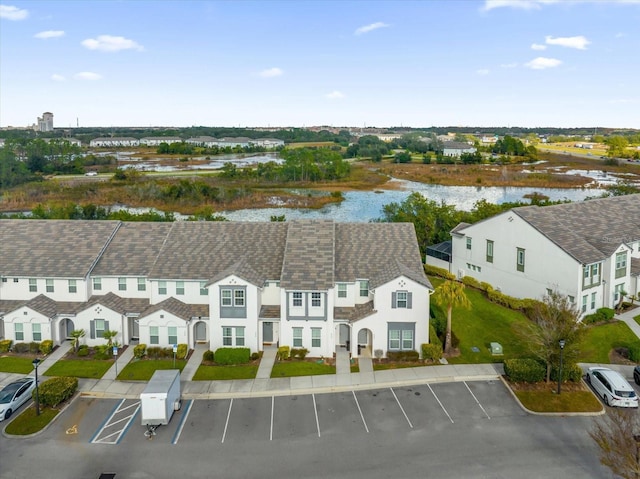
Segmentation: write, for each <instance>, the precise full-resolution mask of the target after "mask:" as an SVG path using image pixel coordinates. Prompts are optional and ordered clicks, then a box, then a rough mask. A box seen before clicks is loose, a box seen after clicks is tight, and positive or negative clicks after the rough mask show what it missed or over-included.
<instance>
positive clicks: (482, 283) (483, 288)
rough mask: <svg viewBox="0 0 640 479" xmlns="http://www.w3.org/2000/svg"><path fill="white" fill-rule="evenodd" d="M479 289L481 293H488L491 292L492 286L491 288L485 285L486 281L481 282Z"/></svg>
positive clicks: (487, 284)
mask: <svg viewBox="0 0 640 479" xmlns="http://www.w3.org/2000/svg"><path fill="white" fill-rule="evenodd" d="M480 289H481V290H482V291H484V292H485V293H489V291H493V286H491V285H490V284H489V283H487V282H486V281H482V282H481V283H480Z"/></svg>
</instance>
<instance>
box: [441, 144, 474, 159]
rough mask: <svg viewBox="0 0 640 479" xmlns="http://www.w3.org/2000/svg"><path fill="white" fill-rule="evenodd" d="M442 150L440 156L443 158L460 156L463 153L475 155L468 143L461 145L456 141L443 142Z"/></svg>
mask: <svg viewBox="0 0 640 479" xmlns="http://www.w3.org/2000/svg"><path fill="white" fill-rule="evenodd" d="M443 147H444V150H443V152H442V154H443V155H444V156H460V155H462V154H463V153H475V152H476V149H475V148H474V147H473V146H471V145H469V144H468V143H461V142H458V141H445V142H444V144H443Z"/></svg>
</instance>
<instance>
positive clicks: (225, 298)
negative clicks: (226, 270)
mask: <svg viewBox="0 0 640 479" xmlns="http://www.w3.org/2000/svg"><path fill="white" fill-rule="evenodd" d="M221 302H222V306H232V302H231V290H230V289H223V290H222V291H221Z"/></svg>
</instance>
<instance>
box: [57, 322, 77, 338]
mask: <svg viewBox="0 0 640 479" xmlns="http://www.w3.org/2000/svg"><path fill="white" fill-rule="evenodd" d="M75 329H76V326H75V324H73V321H72V320H70V319H69V318H64V319H62V321H60V335H59V338H60V343H63V342H64V341H65V340H67V339H73V338H72V337H71V333H72V332H73V331H74V330H75Z"/></svg>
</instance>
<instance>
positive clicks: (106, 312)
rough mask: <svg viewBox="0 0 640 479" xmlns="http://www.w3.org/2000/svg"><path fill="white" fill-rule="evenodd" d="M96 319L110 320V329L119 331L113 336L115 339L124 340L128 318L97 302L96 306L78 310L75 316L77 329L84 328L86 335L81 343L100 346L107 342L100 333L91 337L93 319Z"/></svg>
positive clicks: (121, 341) (120, 341) (74, 322)
mask: <svg viewBox="0 0 640 479" xmlns="http://www.w3.org/2000/svg"><path fill="white" fill-rule="evenodd" d="M95 319H104V320H105V321H108V322H109V325H108V326H109V330H111V331H118V335H117V336H116V337H115V338H113V340H114V341H118V342H119V343H120V344H122V343H123V341H124V339H125V338H124V336H123V330H124V328H126V325H127V323H126V322H127V319H126V318H124V317H123V315H121V314H120V313H118V312H116V311H113V310H111V309H109V308H107V307H106V306H103V305H101V304H95V305H94V306H92V307H90V308H87V309H85V310H84V311H80V312H78V314H77V315H76V317H75V318H73V324H74V326H75V328H76V329H84V331H85V336H84V338H82V339H81V340H80V344H86V345H88V346H98V345H101V344H107V340H106V339H104V338H103V337H102V336H100V335H98V336H97V337H95V338H92V337H91V321H92V320H95Z"/></svg>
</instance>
